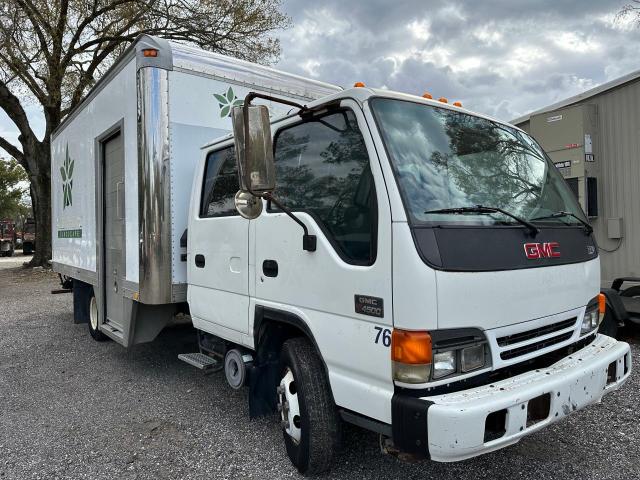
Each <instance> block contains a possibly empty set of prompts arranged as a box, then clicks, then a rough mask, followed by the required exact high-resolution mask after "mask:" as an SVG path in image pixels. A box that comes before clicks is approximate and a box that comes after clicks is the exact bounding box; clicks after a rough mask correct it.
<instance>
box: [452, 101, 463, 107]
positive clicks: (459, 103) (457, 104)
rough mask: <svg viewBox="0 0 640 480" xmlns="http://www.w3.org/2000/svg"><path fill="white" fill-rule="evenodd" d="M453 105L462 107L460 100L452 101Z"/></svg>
mask: <svg viewBox="0 0 640 480" xmlns="http://www.w3.org/2000/svg"><path fill="white" fill-rule="evenodd" d="M453 106H454V107H462V102H453Z"/></svg>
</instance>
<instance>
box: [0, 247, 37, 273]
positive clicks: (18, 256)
mask: <svg viewBox="0 0 640 480" xmlns="http://www.w3.org/2000/svg"><path fill="white" fill-rule="evenodd" d="M31 258H33V255H23V254H22V250H16V251H15V252H14V253H13V256H11V257H0V270H6V269H8V268H16V267H21V266H22V264H23V263H25V262H28V261H29V260H31Z"/></svg>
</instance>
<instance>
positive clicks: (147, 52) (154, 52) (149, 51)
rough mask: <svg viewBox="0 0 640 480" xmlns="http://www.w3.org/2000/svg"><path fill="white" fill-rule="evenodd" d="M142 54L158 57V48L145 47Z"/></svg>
mask: <svg viewBox="0 0 640 480" xmlns="http://www.w3.org/2000/svg"><path fill="white" fill-rule="evenodd" d="M142 56H143V57H157V56H158V50H156V49H155V48H145V49H144V50H142Z"/></svg>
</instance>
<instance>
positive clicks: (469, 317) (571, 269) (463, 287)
mask: <svg viewBox="0 0 640 480" xmlns="http://www.w3.org/2000/svg"><path fill="white" fill-rule="evenodd" d="M436 284H437V291H438V295H437V303H438V328H458V327H478V328H481V329H484V330H489V329H492V328H498V327H504V326H507V325H513V324H517V323H521V322H527V321H530V320H535V319H537V318H541V317H546V316H551V315H555V314H558V313H561V312H566V311H569V310H572V309H576V308H579V307H582V306H585V305H586V304H587V303H588V301H589V300H590V299H592V298H593V297H594V296H596V295H597V294H598V293H599V291H600V260H599V258H595V259H593V260H590V261H587V262H580V263H573V264H566V265H558V266H548V267H541V268H529V269H519V270H503V271H496V272H447V271H436Z"/></svg>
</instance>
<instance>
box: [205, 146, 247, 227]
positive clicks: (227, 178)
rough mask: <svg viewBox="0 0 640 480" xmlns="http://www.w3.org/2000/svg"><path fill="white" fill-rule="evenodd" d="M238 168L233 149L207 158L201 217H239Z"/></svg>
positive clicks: (217, 152)
mask: <svg viewBox="0 0 640 480" xmlns="http://www.w3.org/2000/svg"><path fill="white" fill-rule="evenodd" d="M238 185H239V183H238V167H237V165H236V157H235V151H234V148H233V147H228V148H225V149H223V150H218V151H216V152H211V153H210V154H209V155H208V156H207V163H206V165H205V169H204V180H203V182H202V198H201V201H200V217H204V218H206V217H224V216H229V215H237V211H236V207H235V202H234V197H235V195H236V192H237V191H238V188H239V187H238Z"/></svg>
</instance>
